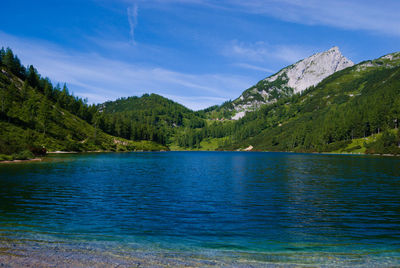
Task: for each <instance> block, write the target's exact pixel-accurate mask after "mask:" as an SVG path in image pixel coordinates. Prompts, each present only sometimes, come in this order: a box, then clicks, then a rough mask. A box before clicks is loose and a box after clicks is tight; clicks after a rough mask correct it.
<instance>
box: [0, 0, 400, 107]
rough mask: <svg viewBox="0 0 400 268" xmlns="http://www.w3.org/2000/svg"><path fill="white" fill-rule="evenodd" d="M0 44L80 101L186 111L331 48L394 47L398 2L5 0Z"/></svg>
mask: <svg viewBox="0 0 400 268" xmlns="http://www.w3.org/2000/svg"><path fill="white" fill-rule="evenodd" d="M1 10H2V12H1V16H0V47H1V46H3V47H10V48H11V49H12V50H13V51H14V52H15V54H17V55H18V57H19V58H20V59H21V61H22V63H23V64H24V65H30V64H32V65H33V66H34V67H35V68H37V70H38V71H39V73H40V74H41V75H42V76H44V77H49V78H50V79H51V81H52V82H53V83H64V82H65V83H67V85H68V88H69V90H70V92H73V93H74V95H76V96H79V97H83V98H87V99H88V101H89V103H101V102H104V101H107V100H115V99H117V98H120V97H128V96H141V95H142V94H144V93H157V94H160V95H162V96H164V97H167V98H170V99H172V100H174V101H177V102H179V103H181V104H183V105H185V106H187V107H188V108H191V109H193V110H198V109H203V108H206V107H209V106H211V105H215V104H221V103H223V102H224V101H227V100H230V99H235V98H237V97H238V96H239V95H240V94H241V93H242V91H244V90H245V89H247V88H248V87H250V86H252V85H254V84H255V83H257V82H258V81H259V80H261V79H264V78H265V77H268V76H270V75H272V74H273V73H275V72H277V71H279V70H280V69H282V68H283V67H285V66H287V65H290V64H292V63H294V62H296V61H298V60H301V59H303V58H305V57H308V56H310V55H312V54H314V53H317V52H321V51H325V50H328V49H329V48H331V47H332V46H339V48H340V50H341V52H342V53H343V55H345V56H346V57H347V58H349V59H351V60H352V61H354V62H355V63H358V62H361V61H364V60H367V59H373V58H378V57H380V56H382V55H385V54H388V53H392V52H396V51H400V16H399V15H398V11H399V10H400V1H398V0H381V1H376V0H374V1H372V0H335V1H324V0H246V1H243V0H213V1H211V0H68V1H62V0H37V1H31V0H30V1H25V0H15V1H11V0H6V1H3V2H2V3H1Z"/></svg>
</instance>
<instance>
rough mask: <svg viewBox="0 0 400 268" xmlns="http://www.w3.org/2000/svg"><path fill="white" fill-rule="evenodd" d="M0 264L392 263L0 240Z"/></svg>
mask: <svg viewBox="0 0 400 268" xmlns="http://www.w3.org/2000/svg"><path fill="white" fill-rule="evenodd" d="M0 242H1V244H2V246H1V248H0V266H1V267H29V266H32V267H239V268H241V267H243V268H244V267H288V266H290V267H310V266H311V267H314V266H317V267H319V266H334V267H351V266H354V265H355V266H356V267H379V266H381V265H383V264H384V266H388V265H389V266H393V267H396V266H398V265H399V259H397V258H396V257H395V256H391V255H385V254H383V255H380V254H378V255H375V254H373V253H371V254H367V255H365V253H363V252H356V253H355V252H346V251H343V252H324V251H317V252H312V251H266V252H254V251H240V250H237V251H234V250H212V249H201V248H194V249H190V250H178V249H161V248H142V247H141V246H140V245H138V244H135V245H132V246H128V247H126V245H123V244H120V243H102V242H100V241H97V242H94V243H90V242H79V241H75V242H72V241H60V240H52V241H46V240H42V239H25V238H23V239H15V238H14V239H10V240H7V239H6V240H3V239H1V240H0Z"/></svg>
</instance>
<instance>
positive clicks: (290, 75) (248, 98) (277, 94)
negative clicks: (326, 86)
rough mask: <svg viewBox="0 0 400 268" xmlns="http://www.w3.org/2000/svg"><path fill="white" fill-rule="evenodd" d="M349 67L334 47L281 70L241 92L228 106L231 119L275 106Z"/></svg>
mask: <svg viewBox="0 0 400 268" xmlns="http://www.w3.org/2000/svg"><path fill="white" fill-rule="evenodd" d="M353 65H354V63H353V62H352V61H351V60H349V59H347V58H346V57H344V56H343V55H342V53H341V52H340V51H339V48H338V47H336V46H335V47H332V48H331V49H329V50H327V51H325V52H321V53H317V54H314V55H312V56H310V57H308V58H306V59H303V60H301V61H299V62H297V63H295V64H293V65H290V66H288V67H286V68H283V69H282V70H280V71H279V72H278V73H276V74H274V75H272V76H270V77H268V78H266V79H264V80H261V81H260V82H258V83H257V84H256V85H254V86H252V87H251V88H249V89H247V90H246V91H244V92H243V93H242V95H240V97H239V98H237V99H235V100H234V101H233V102H232V104H231V109H232V112H233V116H232V119H234V120H237V119H239V118H241V117H243V116H244V115H245V113H246V112H248V111H253V110H256V109H258V108H259V107H260V106H262V105H264V104H267V103H273V102H276V101H278V100H279V99H280V98H283V97H289V96H291V95H293V94H296V93H300V92H302V91H304V90H305V89H307V88H309V87H312V86H316V85H317V84H318V83H319V82H321V81H322V80H323V79H324V78H326V77H328V76H330V75H332V74H333V73H335V72H337V71H340V70H343V69H345V68H347V67H351V66H353Z"/></svg>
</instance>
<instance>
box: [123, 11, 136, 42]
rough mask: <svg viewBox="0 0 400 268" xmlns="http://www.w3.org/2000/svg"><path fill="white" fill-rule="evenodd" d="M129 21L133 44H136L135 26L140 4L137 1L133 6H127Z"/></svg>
mask: <svg viewBox="0 0 400 268" xmlns="http://www.w3.org/2000/svg"><path fill="white" fill-rule="evenodd" d="M126 11H127V13H128V22H129V35H130V39H131V42H132V44H135V28H136V25H137V17H138V6H137V4H136V3H135V4H134V5H133V6H132V7H128V8H127V10H126Z"/></svg>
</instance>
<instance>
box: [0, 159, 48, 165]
mask: <svg viewBox="0 0 400 268" xmlns="http://www.w3.org/2000/svg"><path fill="white" fill-rule="evenodd" d="M41 161H43V158H32V159H26V160H17V159H16V160H5V161H0V164H14V163H29V162H41Z"/></svg>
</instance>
